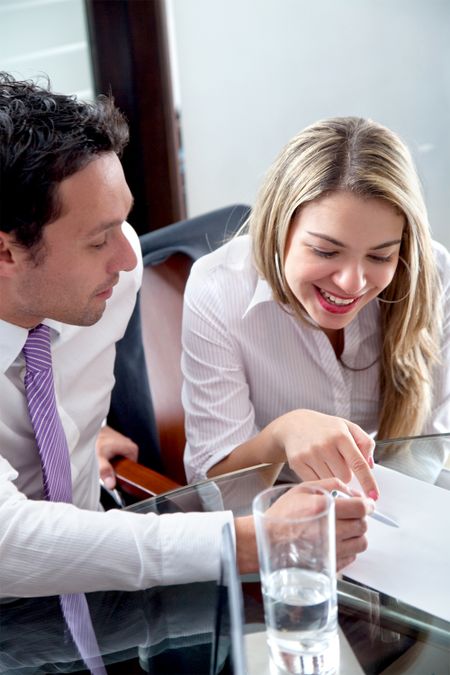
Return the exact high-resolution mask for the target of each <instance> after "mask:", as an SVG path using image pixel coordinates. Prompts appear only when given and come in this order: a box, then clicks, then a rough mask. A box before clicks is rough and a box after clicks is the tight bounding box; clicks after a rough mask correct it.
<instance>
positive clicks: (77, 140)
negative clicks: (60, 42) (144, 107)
mask: <svg viewBox="0 0 450 675" xmlns="http://www.w3.org/2000/svg"><path fill="white" fill-rule="evenodd" d="M127 142H128V125H127V123H126V121H125V118H124V116H123V115H122V113H121V112H119V110H118V109H117V108H116V107H115V105H114V102H113V100H112V98H111V97H107V96H101V97H99V98H98V99H97V101H96V102H95V103H93V104H89V103H85V102H82V101H78V100H77V98H76V97H75V96H66V95H63V94H54V93H52V92H51V91H50V84H49V82H48V81H47V82H46V87H41V86H39V85H38V84H36V83H34V82H31V81H18V80H15V79H14V78H13V77H12V76H11V75H9V74H8V73H4V72H0V231H2V232H13V233H14V236H15V238H16V240H17V241H18V242H19V243H20V244H22V245H23V246H26V247H28V248H31V247H32V246H34V245H35V244H38V243H39V241H40V239H41V236H42V228H43V227H44V225H47V224H48V223H51V222H53V221H54V220H56V219H57V218H58V216H59V215H60V213H61V204H60V202H59V200H58V194H57V188H58V185H59V183H61V181H62V180H64V179H65V178H68V177H69V176H71V175H72V174H74V173H76V172H77V171H79V170H80V169H82V168H83V167H85V166H86V165H87V164H88V163H89V162H90V161H92V160H93V159H95V158H96V157H97V156H98V155H100V154H101V153H104V152H115V153H116V154H117V155H120V154H121V152H122V150H123V148H124V147H125V145H126V144H127Z"/></svg>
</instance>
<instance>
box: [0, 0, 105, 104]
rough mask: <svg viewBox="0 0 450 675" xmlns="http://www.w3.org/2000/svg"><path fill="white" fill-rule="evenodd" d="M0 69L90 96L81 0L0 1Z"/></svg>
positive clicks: (57, 88) (90, 79)
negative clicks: (45, 79)
mask: <svg viewBox="0 0 450 675" xmlns="http://www.w3.org/2000/svg"><path fill="white" fill-rule="evenodd" d="M0 70H6V71H7V72H10V73H12V74H13V75H14V76H15V77H17V78H32V79H34V78H35V77H36V76H38V75H42V74H46V75H48V76H49V77H50V80H51V84H52V88H53V89H54V91H60V92H62V93H68V94H77V95H78V96H79V97H80V98H82V99H85V100H88V99H92V97H93V84H92V74H91V63H90V54H89V45H88V40H87V28H86V18H85V12H84V1H83V0H0Z"/></svg>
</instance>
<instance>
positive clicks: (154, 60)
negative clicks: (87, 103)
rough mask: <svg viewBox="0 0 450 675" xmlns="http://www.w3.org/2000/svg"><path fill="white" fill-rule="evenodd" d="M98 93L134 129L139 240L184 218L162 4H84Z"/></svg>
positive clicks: (155, 0)
mask: <svg viewBox="0 0 450 675" xmlns="http://www.w3.org/2000/svg"><path fill="white" fill-rule="evenodd" d="M85 1H86V10H87V18H88V26H89V35H90V43H91V50H92V62H93V71H94V81H95V88H96V92H97V93H108V92H109V91H111V92H112V94H113V96H114V98H115V100H116V103H117V105H118V107H119V108H120V109H121V110H122V111H123V112H124V113H125V115H126V117H127V119H128V122H129V125H130V143H129V145H128V147H127V148H126V149H125V153H124V156H123V166H124V171H125V176H126V178H127V181H128V183H129V185H130V188H131V191H132V193H133V195H134V199H135V204H134V208H133V210H132V212H131V214H130V218H129V219H130V222H131V224H132V225H133V227H134V228H135V229H136V231H137V232H138V233H139V234H144V233H145V232H148V231H149V230H154V229H158V228H160V227H164V226H165V225H168V224H170V223H173V222H176V221H178V220H182V219H183V218H184V217H185V206H184V196H183V189H182V181H181V175H180V167H179V157H178V152H179V150H178V130H177V121H176V116H175V110H174V105H173V100H172V86H171V76H170V62H169V52H168V44H167V35H166V20H165V12H164V2H163V0H151V1H148V2H137V1H134V2H129V1H128V0H114V1H113V0H85Z"/></svg>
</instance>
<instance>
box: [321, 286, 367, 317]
mask: <svg viewBox="0 0 450 675" xmlns="http://www.w3.org/2000/svg"><path fill="white" fill-rule="evenodd" d="M314 290H315V292H316V296H317V299H318V301H319V303H320V305H321V307H323V309H325V310H326V311H327V312H331V313H332V314H347V313H348V312H351V311H353V309H354V308H355V306H356V305H357V303H358V302H359V300H361V298H362V297H363V296H362V295H359V296H358V297H355V298H345V297H343V296H341V295H335V294H334V293H330V292H329V291H326V290H325V289H322V288H319V287H318V286H314Z"/></svg>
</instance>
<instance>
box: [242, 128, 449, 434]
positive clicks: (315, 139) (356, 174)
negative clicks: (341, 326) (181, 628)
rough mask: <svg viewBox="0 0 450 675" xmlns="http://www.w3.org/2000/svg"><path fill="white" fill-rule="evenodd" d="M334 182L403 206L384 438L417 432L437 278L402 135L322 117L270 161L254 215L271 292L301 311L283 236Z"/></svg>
mask: <svg viewBox="0 0 450 675" xmlns="http://www.w3.org/2000/svg"><path fill="white" fill-rule="evenodd" d="M337 190H345V191H349V192H351V193H353V194H355V195H358V196H361V197H363V198H377V199H383V200H385V201H386V202H389V203H390V204H392V205H393V206H395V207H396V208H397V209H399V210H400V211H401V212H402V213H403V214H404V216H405V228H404V232H403V236H402V243H401V247H400V256H401V259H402V260H400V261H399V264H398V266H397V269H396V272H395V275H394V278H393V280H392V282H391V283H390V284H389V286H388V287H387V288H386V289H385V290H384V291H383V293H382V294H381V295H380V297H381V298H382V299H384V300H387V301H390V302H387V303H384V302H381V303H380V312H381V333H382V351H381V356H380V410H379V425H378V438H395V437H398V436H410V435H416V434H420V433H421V431H422V428H423V424H424V422H425V419H426V417H427V415H428V414H429V412H430V409H431V399H432V367H433V364H434V363H435V361H436V360H437V358H438V340H439V335H440V323H441V317H440V312H439V310H437V308H436V304H437V303H435V298H436V295H437V293H438V291H439V279H438V275H437V271H436V266H435V262H434V255H433V251H432V244H431V236H430V230H429V224H428V217H427V212H426V207H425V204H424V201H423V197H422V191H421V186H420V183H419V179H418V176H417V172H416V170H415V168H414V164H413V161H412V158H411V155H410V153H409V151H408V149H407V147H406V146H405V145H404V143H403V142H402V141H401V140H400V138H399V137H398V136H397V135H396V134H394V133H393V132H392V131H390V130H389V129H387V128H385V127H383V126H381V125H380V124H376V123H375V122H372V121H371V120H366V119H361V118H358V117H338V118H333V119H327V120H322V121H319V122H316V123H315V124H312V125H311V126H309V127H307V128H306V129H304V130H303V131H301V132H300V133H299V134H298V135H297V136H295V138H293V139H292V140H291V141H290V142H289V143H288V145H287V146H286V147H285V148H284V150H283V151H282V152H281V154H280V156H279V157H278V159H277V160H276V161H275V163H274V164H273V166H272V167H271V169H270V170H269V172H268V174H267V177H266V180H265V181H264V184H263V186H262V188H261V190H260V193H259V196H258V198H257V200H256V204H255V206H254V208H253V209H252V212H251V214H250V217H249V222H248V224H249V231H250V235H251V237H252V242H253V256H254V260H255V264H256V267H257V269H258V271H259V273H260V275H261V276H262V277H263V278H264V279H266V280H267V282H268V283H269V284H270V286H271V288H272V291H273V294H274V297H275V300H277V301H278V302H279V303H280V304H281V305H284V306H288V307H290V308H291V309H292V310H293V311H294V312H295V313H296V314H297V316H299V317H302V318H305V317H306V313H305V311H304V309H303V307H302V305H301V304H300V303H299V301H298V300H297V298H296V297H295V296H294V295H293V293H292V291H291V290H290V288H289V286H288V284H287V282H286V279H285V276H284V269H283V268H284V253H285V248H286V241H287V236H288V232H289V228H290V225H291V223H292V219H293V217H294V215H295V214H296V213H297V212H298V209H299V208H301V205H302V204H305V203H306V202H310V201H312V200H313V199H317V198H318V197H320V196H321V195H324V194H325V193H331V192H334V191H337ZM404 263H406V264H404ZM396 301H398V302H396Z"/></svg>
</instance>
